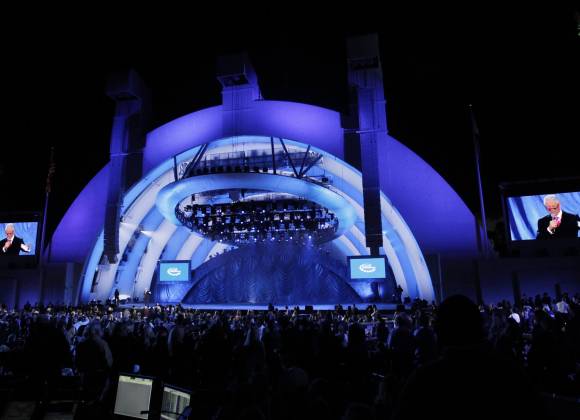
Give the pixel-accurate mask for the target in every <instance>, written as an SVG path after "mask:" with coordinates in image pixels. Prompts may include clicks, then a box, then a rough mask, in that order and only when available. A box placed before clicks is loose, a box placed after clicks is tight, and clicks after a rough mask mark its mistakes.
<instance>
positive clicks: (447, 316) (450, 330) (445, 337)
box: [435, 295, 484, 346]
mask: <svg viewBox="0 0 580 420" xmlns="http://www.w3.org/2000/svg"><path fill="white" fill-rule="evenodd" d="M435 328H436V331H437V336H438V338H439V341H440V343H441V344H442V345H443V346H466V345H472V344H477V343H480V342H481V341H482V340H483V339H484V333H483V323H482V319H481V314H480V313H479V309H478V308H477V305H476V304H475V303H473V302H472V301H471V300H470V299H469V298H467V297H465V296H463V295H454V296H451V297H449V298H447V299H445V300H444V301H443V303H442V304H441V306H440V307H439V310H438V311H437V319H436V323H435Z"/></svg>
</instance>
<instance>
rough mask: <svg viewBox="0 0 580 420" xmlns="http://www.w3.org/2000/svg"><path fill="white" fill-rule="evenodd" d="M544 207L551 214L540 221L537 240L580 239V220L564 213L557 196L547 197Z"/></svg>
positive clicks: (574, 215)
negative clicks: (579, 230) (579, 232)
mask: <svg viewBox="0 0 580 420" xmlns="http://www.w3.org/2000/svg"><path fill="white" fill-rule="evenodd" d="M544 207H546V210H547V211H548V213H549V214H548V215H547V216H544V217H542V218H540V219H539V220H538V234H537V236H536V238H537V239H551V238H577V237H578V229H579V228H580V218H579V217H578V215H576V214H571V213H567V212H565V211H563V210H562V208H561V206H560V200H559V199H558V197H557V196H556V195H553V194H550V195H547V196H545V197H544Z"/></svg>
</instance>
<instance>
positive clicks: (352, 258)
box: [347, 255, 389, 280]
mask: <svg viewBox="0 0 580 420" xmlns="http://www.w3.org/2000/svg"><path fill="white" fill-rule="evenodd" d="M374 259H380V260H383V264H384V265H383V267H384V272H383V274H382V275H377V276H374V275H369V276H368V277H362V276H361V277H353V276H352V264H353V261H355V260H374ZM347 265H348V273H349V278H350V279H351V280H366V279H386V278H387V277H388V275H389V268H388V267H389V261H388V260H387V257H386V256H384V255H378V256H371V255H352V256H348V257H347ZM369 274H370V273H369ZM377 274H379V273H377Z"/></svg>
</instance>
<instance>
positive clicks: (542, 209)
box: [506, 191, 580, 241]
mask: <svg viewBox="0 0 580 420" xmlns="http://www.w3.org/2000/svg"><path fill="white" fill-rule="evenodd" d="M506 198H507V199H506V204H507V208H506V211H507V216H508V228H509V235H510V239H511V240H512V241H527V240H535V239H541V240H542V239H574V238H578V237H579V232H580V230H579V228H580V218H579V216H578V215H579V214H580V191H571V192H557V193H550V192H546V193H545V194H534V195H521V196H508V197H506Z"/></svg>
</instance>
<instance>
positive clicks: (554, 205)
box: [546, 201, 560, 216]
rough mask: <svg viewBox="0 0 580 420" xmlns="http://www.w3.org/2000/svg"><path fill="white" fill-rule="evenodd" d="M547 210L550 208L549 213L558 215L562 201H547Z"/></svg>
mask: <svg viewBox="0 0 580 420" xmlns="http://www.w3.org/2000/svg"><path fill="white" fill-rule="evenodd" d="M546 210H548V213H550V214H551V215H553V216H556V215H557V214H558V213H560V203H558V202H555V201H548V202H546Z"/></svg>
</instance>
